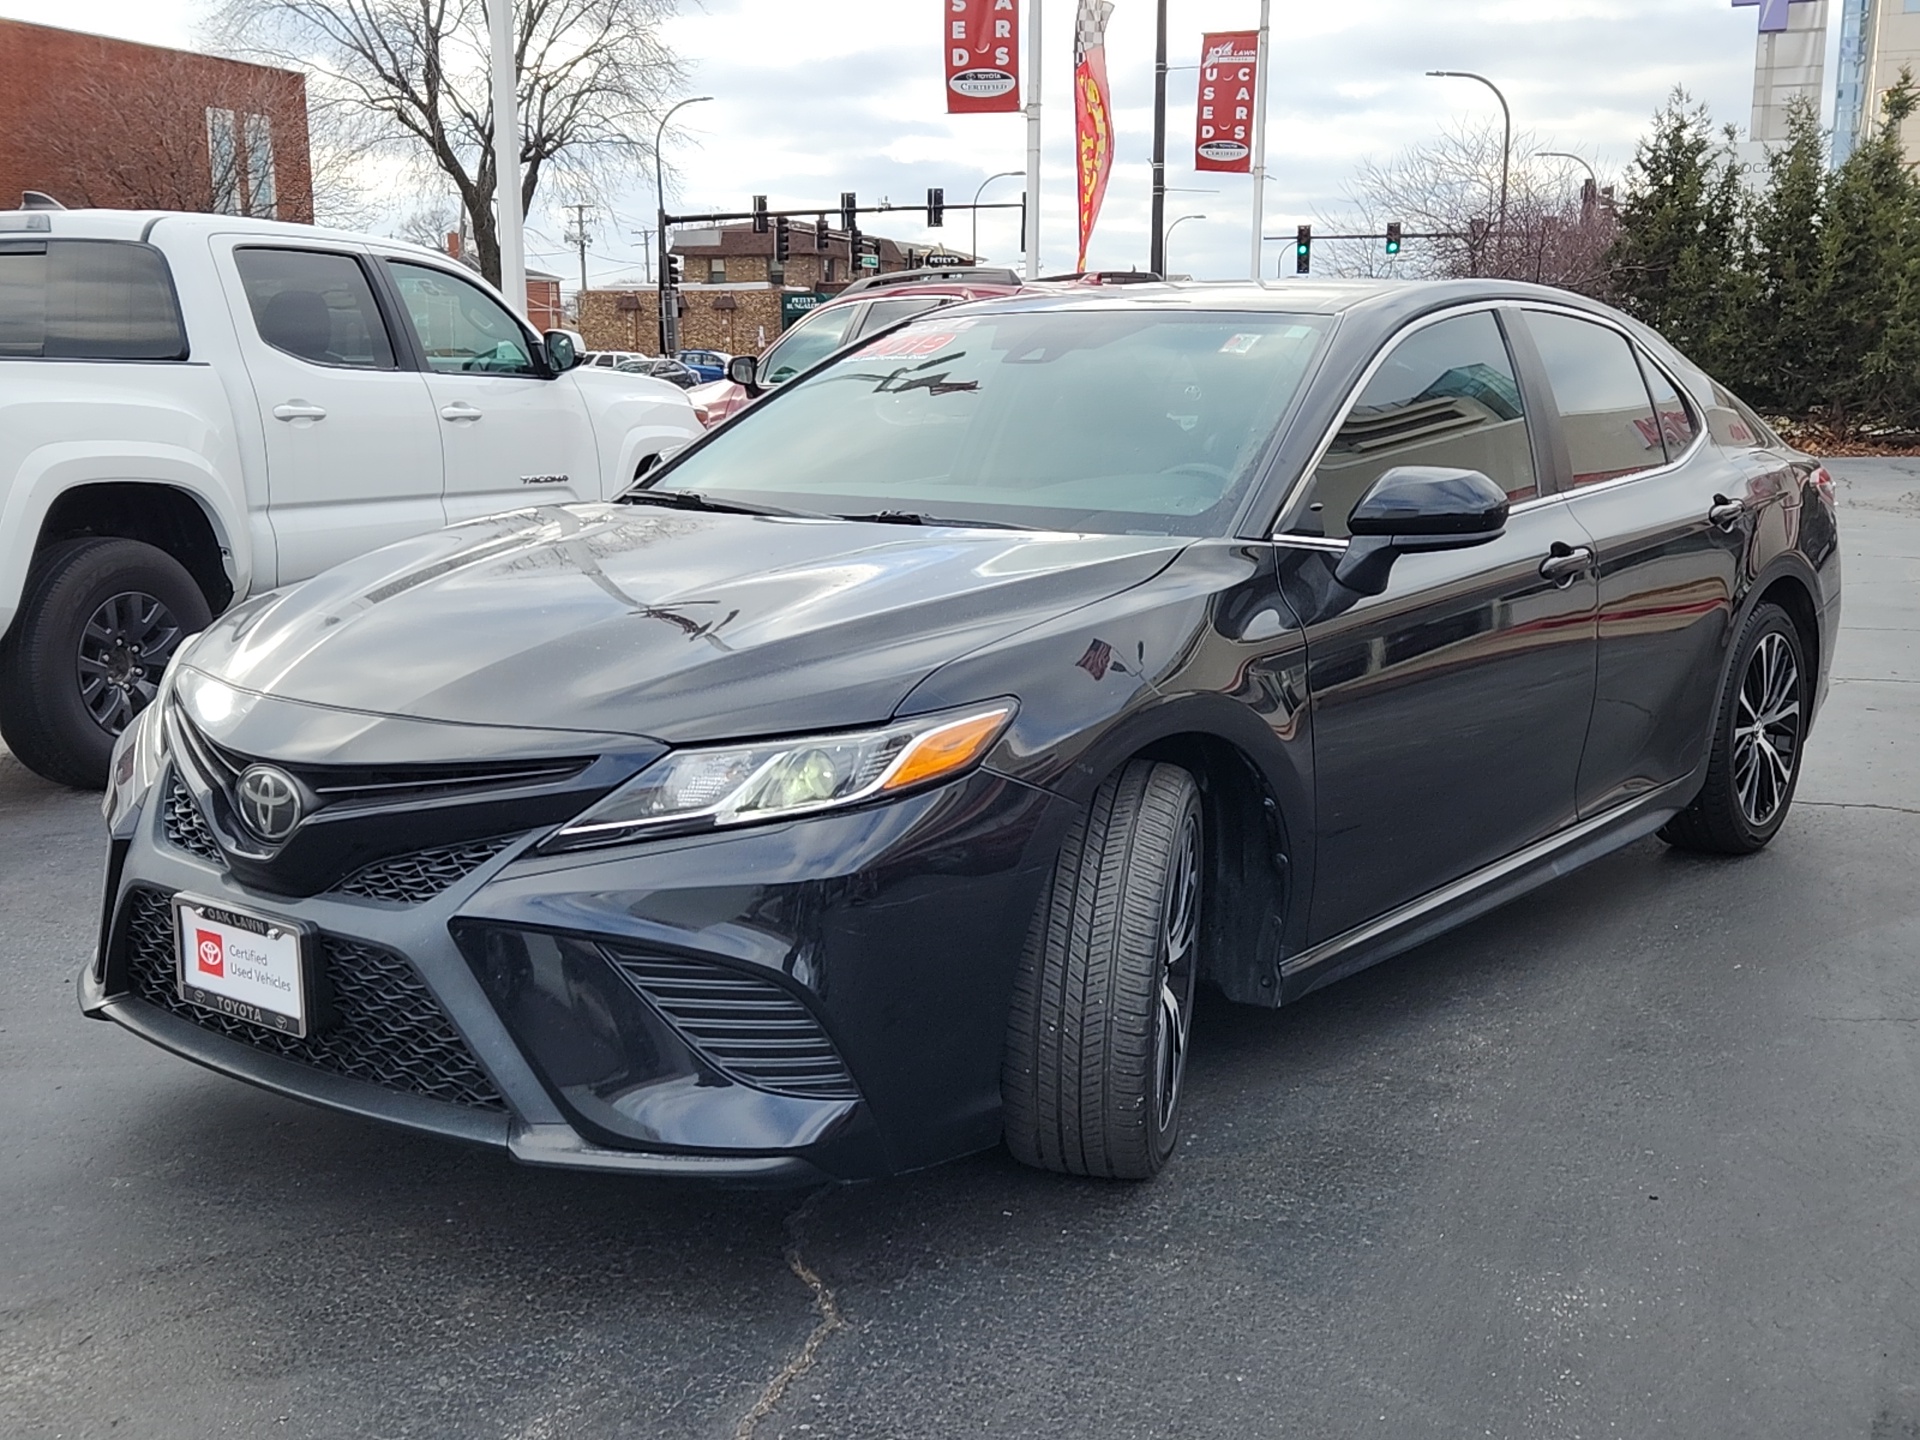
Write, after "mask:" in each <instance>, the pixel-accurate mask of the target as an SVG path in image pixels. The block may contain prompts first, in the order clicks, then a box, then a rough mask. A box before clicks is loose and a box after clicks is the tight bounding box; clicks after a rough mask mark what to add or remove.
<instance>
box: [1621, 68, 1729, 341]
mask: <svg viewBox="0 0 1920 1440" xmlns="http://www.w3.org/2000/svg"><path fill="white" fill-rule="evenodd" d="M1744 208H1745V201H1744V191H1743V189H1742V187H1741V183H1740V170H1739V166H1738V165H1737V164H1736V163H1735V161H1734V157H1733V151H1732V146H1731V143H1730V141H1729V139H1728V138H1727V137H1723V136H1716V135H1715V133H1714V130H1713V123H1712V120H1711V119H1710V118H1709V116H1708V114H1707V111H1706V108H1705V107H1704V106H1696V105H1694V104H1693V102H1692V100H1691V99H1690V98H1689V96H1688V95H1687V93H1686V91H1684V90H1681V89H1678V88H1676V89H1675V90H1674V92H1673V94H1672V95H1671V96H1670V97H1669V98H1668V100H1667V104H1666V106H1665V108H1664V109H1662V110H1660V111H1659V112H1658V113H1657V114H1656V115H1655V116H1654V117H1653V131H1652V133H1651V134H1650V135H1648V136H1647V137H1646V138H1645V139H1644V140H1642V141H1641V142H1640V145H1639V147H1638V149H1637V150H1636V151H1635V152H1634V157H1633V164H1632V165H1631V166H1630V167H1629V169H1628V174H1627V196H1626V201H1625V203H1624V204H1623V205H1622V206H1621V208H1620V216H1619V219H1620V235H1619V238H1618V239H1617V240H1616V241H1615V242H1614V246H1613V250H1612V252H1611V254H1610V257H1609V258H1610V265H1611V269H1612V272H1613V278H1614V287H1615V298H1616V299H1617V301H1618V303H1619V304H1620V306H1621V308H1622V309H1624V310H1626V311H1628V312H1629V313H1630V314H1633V315H1635V316H1637V317H1639V318H1640V319H1641V320H1644V321H1646V323H1647V324H1649V325H1651V326H1653V327H1654V328H1655V329H1656V330H1659V331H1660V332H1661V333H1662V334H1664V335H1665V336H1666V337H1667V338H1668V339H1669V340H1671V341H1672V342H1673V343H1674V344H1675V345H1677V346H1678V347H1679V348H1680V349H1681V350H1682V351H1684V352H1686V353H1687V354H1688V355H1690V356H1692V357H1693V359H1694V360H1695V361H1696V362H1697V363H1699V364H1701V365H1704V366H1706V367H1707V368H1708V369H1709V370H1712V371H1715V372H1716V373H1721V374H1727V375H1729V376H1730V377H1731V376H1732V375H1733V374H1734V368H1733V367H1735V365H1736V364H1737V361H1738V360H1739V358H1740V355H1741V343H1740V342H1741V341H1742V339H1744V338H1745V337H1744V336H1743V334H1742V330H1741V325H1740V317H1741V314H1742V310H1743V307H1742V305H1741V304H1740V303H1739V302H1740V298H1741V292H1742V291H1743V290H1744V279H1745V277H1744V275H1743V273H1742V272H1741V271H1740V270H1739V268H1738V266H1737V263H1736V261H1737V256H1738V254H1739V251H1740V248H1741V246H1742V243H1743V240H1744V235H1743V211H1744Z"/></svg>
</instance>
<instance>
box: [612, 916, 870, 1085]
mask: <svg viewBox="0 0 1920 1440" xmlns="http://www.w3.org/2000/svg"><path fill="white" fill-rule="evenodd" d="M608 954H609V955H610V956H611V957H612V959H613V962H614V963H615V964H616V965H617V966H619V968H620V970H621V973H623V974H624V975H625V976H626V977H627V979H628V980H630V981H632V982H633V985H634V988H636V989H637V990H639V992H640V993H641V994H642V995H644V996H645V997H646V998H647V1000H648V1001H649V1002H650V1003H651V1004H652V1005H653V1007H654V1009H656V1010H658V1011H659V1012H660V1014H661V1015H662V1016H663V1017H665V1019H666V1021H667V1023H668V1024H670V1025H672V1026H673V1027H674V1029H675V1030H677V1031H679V1033H680V1035H681V1036H682V1037H683V1038H684V1039H685V1040H686V1041H687V1043H688V1044H689V1045H691V1046H693V1047H694V1049H696V1050H698V1051H699V1052H700V1053H701V1054H702V1055H703V1056H705V1057H706V1059H707V1060H708V1061H709V1062H710V1063H711V1064H712V1065H713V1067H714V1068H715V1069H717V1070H719V1071H721V1072H722V1073H723V1074H725V1075H727V1076H729V1077H730V1078H732V1079H735V1080H738V1081H740V1082H741V1083H742V1084H745V1085H751V1086H753V1087H754V1088H755V1089H758V1090H770V1091H772V1092H774V1093H775V1094H777V1095H797V1096H802V1097H805V1098H807V1099H810V1100H853V1099H858V1098H859V1094H860V1092H859V1090H858V1089H856V1088H855V1086H854V1083H853V1077H852V1076H851V1075H849V1074H848V1073H847V1067H846V1066H845V1065H844V1064H843V1063H841V1060H840V1056H839V1053H838V1052H837V1051H836V1050H835V1049H834V1048H833V1042H832V1041H831V1040H829V1039H828V1038H827V1035H826V1032H825V1031H824V1030H822V1029H821V1028H820V1023H819V1021H817V1020H815V1019H814V1018H813V1015H812V1012H810V1011H809V1010H808V1009H807V1007H806V1006H805V1005H802V1004H801V1003H800V1001H799V1000H797V999H796V998H794V996H793V995H791V994H789V993H788V992H787V991H786V990H783V989H782V988H781V987H780V986H778V985H776V984H774V983H773V982H772V981H771V980H763V979H761V978H759V977H757V976H754V975H748V974H744V973H742V972H741V971H737V970H729V969H726V968H724V967H722V966H719V965H711V964H708V963H707V962H706V961H703V960H687V959H682V958H679V957H677V956H669V955H647V954H642V953H638V952H635V951H629V950H623V949H615V948H612V947H609V949H608Z"/></svg>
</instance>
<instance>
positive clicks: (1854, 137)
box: [1833, 0, 1920, 164]
mask: <svg viewBox="0 0 1920 1440" xmlns="http://www.w3.org/2000/svg"><path fill="white" fill-rule="evenodd" d="M1846 3H1847V6H1848V8H1849V9H1854V10H1858V11H1859V24H1860V34H1861V37H1862V42H1863V43H1862V47H1861V61H1860V68H1861V72H1862V75H1861V82H1860V87H1859V100H1858V113H1857V115H1855V116H1854V117H1852V120H1851V123H1850V124H1849V123H1848V117H1847V116H1845V115H1839V116H1836V117H1835V119H1834V133H1833V158H1834V163H1836V164H1838V163H1839V162H1840V161H1842V160H1844V159H1846V157H1847V155H1849V154H1851V153H1852V152H1853V147H1854V146H1855V145H1857V144H1859V142H1860V141H1861V140H1863V139H1864V138H1865V137H1866V136H1867V134H1868V133H1869V132H1870V131H1871V130H1872V129H1873V127H1874V126H1875V125H1876V124H1878V123H1879V120H1880V98H1881V97H1882V96H1883V95H1885V94H1886V93H1887V91H1889V90H1891V89H1892V88H1893V87H1894V86H1895V85H1896V84H1898V83H1899V80H1900V72H1901V71H1902V70H1911V71H1913V72H1914V74H1915V76H1916V78H1920V0H1846ZM1845 34H1846V31H1845V29H1844V28H1843V29H1842V30H1841V36H1842V44H1843V45H1844V43H1845V38H1844V37H1845ZM1840 83H1841V85H1842V87H1843V88H1844V86H1845V85H1846V62H1845V58H1844V52H1843V57H1842V61H1841V74H1840ZM1843 142H1844V145H1845V150H1844V151H1843V150H1842V145H1843ZM1900 142H1901V145H1902V146H1903V148H1904V149H1905V150H1906V153H1907V155H1908V157H1909V158H1913V157H1916V156H1920V116H1915V117H1913V118H1910V119H1909V120H1908V121H1907V122H1906V124H1904V125H1902V126H1901V127H1900Z"/></svg>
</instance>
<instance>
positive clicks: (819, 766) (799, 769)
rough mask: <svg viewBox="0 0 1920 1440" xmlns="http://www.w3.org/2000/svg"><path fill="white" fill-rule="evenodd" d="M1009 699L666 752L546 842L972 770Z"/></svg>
mask: <svg viewBox="0 0 1920 1440" xmlns="http://www.w3.org/2000/svg"><path fill="white" fill-rule="evenodd" d="M1013 711H1014V705H1013V702H1012V701H1011V700H1002V701H999V702H997V703H994V704H991V705H984V706H981V707H980V708H979V709H974V710H964V711H954V710H949V711H945V712H943V713H941V714H938V715H922V716H918V717H916V718H915V719H912V720H903V721H901V722H900V723H898V724H896V725H889V726H887V727H886V728H885V729H882V730H867V731H862V732H860V733H858V734H852V735H813V736H808V737H807V738H805V739H800V740H770V741H767V742H765V743H763V744H757V745H729V746H723V747H716V748H713V749H710V750H678V751H675V752H674V753H672V754H670V755H666V756H663V757H662V758H661V759H659V760H657V761H655V762H654V763H653V764H652V765H650V766H648V767H647V768H646V769H645V770H643V771H641V772H640V774H638V775H636V776H635V777H634V778H633V779H632V780H629V781H628V782H627V783H626V784H625V785H623V786H621V787H620V789H618V790H616V791H614V792H613V794H611V795H609V796H608V797H607V798H606V799H604V800H602V801H601V802H600V803H599V804H598V805H595V806H594V807H593V808H592V809H591V810H588V811H587V812H586V813H585V814H583V815H582V816H581V817H580V818H579V819H577V820H575V821H573V822H572V823H570V824H568V825H567V826H565V827H564V828H563V829H561V830H559V831H558V832H556V833H555V834H554V835H553V837H552V838H551V839H549V840H548V841H547V842H546V843H545V844H544V845H543V846H541V848H542V849H543V850H546V851H555V850H578V849H582V848H584V847H586V846H590V845H617V844H621V843H623V842H625V841H628V840H637V839H642V838H645V837H646V836H648V835H655V834H661V833H666V832H671V833H676V834H680V833H686V832H688V831H695V830H706V829H714V828H718V827H721V826H728V825H750V824H753V823H754V822H756V821H761V820H785V819H788V818H790V817H792V816H795V815H808V814H812V813H813V812H815V811H818V810H831V809H835V808H838V807H840V806H843V805H855V804H858V803H859V802H860V801H862V800H870V799H873V798H875V797H877V796H885V795H896V794H900V793H902V792H904V791H907V790H914V789H918V788H920V787H921V786H923V785H931V784H934V783H936V782H938V781H942V780H950V779H952V778H953V777H955V776H956V775H959V774H961V773H963V772H965V771H967V770H969V769H971V768H972V767H973V766H974V765H975V764H977V763H978V762H979V760H980V757H981V756H983V755H985V754H986V753H987V751H988V750H989V749H990V748H991V747H992V745H993V742H994V741H995V740H997V739H999V738H1000V732H1001V731H1003V730H1005V729H1006V727H1007V721H1008V720H1010V719H1011V718H1012V717H1013Z"/></svg>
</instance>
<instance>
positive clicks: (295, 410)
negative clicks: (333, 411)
mask: <svg viewBox="0 0 1920 1440" xmlns="http://www.w3.org/2000/svg"><path fill="white" fill-rule="evenodd" d="M273 418H274V419H276V420H324V419H326V418H327V412H326V411H325V410H323V409H321V407H320V406H318V405H309V404H307V402H306V401H304V400H289V401H288V402H287V403H286V404H284V405H276V406H274V407H273Z"/></svg>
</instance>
